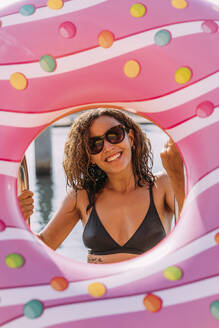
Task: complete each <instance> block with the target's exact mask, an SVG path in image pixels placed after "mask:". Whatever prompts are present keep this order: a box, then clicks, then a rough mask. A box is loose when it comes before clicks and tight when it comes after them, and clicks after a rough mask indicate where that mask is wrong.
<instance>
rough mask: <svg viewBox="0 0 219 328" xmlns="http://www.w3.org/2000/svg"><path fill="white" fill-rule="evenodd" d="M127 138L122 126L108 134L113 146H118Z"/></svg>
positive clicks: (107, 136)
mask: <svg viewBox="0 0 219 328" xmlns="http://www.w3.org/2000/svg"><path fill="white" fill-rule="evenodd" d="M124 137H125V131H124V129H123V127H122V126H115V127H114V128H112V129H110V130H109V131H108V132H107V133H106V139H107V140H108V141H109V142H110V143H111V144H117V143H120V142H122V141H123V139H124Z"/></svg>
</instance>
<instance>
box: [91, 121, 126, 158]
mask: <svg viewBox="0 0 219 328" xmlns="http://www.w3.org/2000/svg"><path fill="white" fill-rule="evenodd" d="M105 138H106V140H107V141H108V142H110V143H111V144H117V143H120V142H122V141H123V140H124V138H125V130H124V128H123V127H122V126H120V125H118V126H115V127H113V128H111V129H109V130H108V131H107V132H106V134H105ZM103 146H104V137H97V138H91V139H90V140H89V149H90V153H91V154H92V155H95V154H98V153H100V152H101V151H102V150H103Z"/></svg>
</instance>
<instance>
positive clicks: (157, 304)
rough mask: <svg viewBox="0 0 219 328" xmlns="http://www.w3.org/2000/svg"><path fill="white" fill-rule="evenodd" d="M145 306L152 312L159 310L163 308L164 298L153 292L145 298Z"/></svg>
mask: <svg viewBox="0 0 219 328" xmlns="http://www.w3.org/2000/svg"><path fill="white" fill-rule="evenodd" d="M143 302H144V306H145V308H146V310H148V311H150V312H158V311H159V310H160V309H161V308H162V300H161V299H160V298H159V297H158V296H156V295H153V294H148V295H147V296H145V298H144V301H143Z"/></svg>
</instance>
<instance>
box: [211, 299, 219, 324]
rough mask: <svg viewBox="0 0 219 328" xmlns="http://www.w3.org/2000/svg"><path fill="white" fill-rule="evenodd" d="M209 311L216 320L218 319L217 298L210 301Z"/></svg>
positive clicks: (218, 301) (218, 303) (218, 304)
mask: <svg viewBox="0 0 219 328" xmlns="http://www.w3.org/2000/svg"><path fill="white" fill-rule="evenodd" d="M210 312H211V315H212V316H213V317H214V318H215V319H216V320H219V300H217V301H214V302H212V303H211V305H210Z"/></svg>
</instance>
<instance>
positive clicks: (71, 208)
mask: <svg viewBox="0 0 219 328" xmlns="http://www.w3.org/2000/svg"><path fill="white" fill-rule="evenodd" d="M32 195H33V193H32V192H31V191H28V192H27V191H25V192H23V193H22V194H21V195H20V196H18V202H19V204H20V207H21V210H22V212H23V214H24V216H25V218H26V216H27V217H29V216H30V215H29V214H30V212H29V210H28V209H27V207H29V206H30V205H29V203H31V204H32V202H31V199H32V198H33V197H32ZM32 201H33V200H32ZM25 213H27V215H26V214H25ZM31 214H32V213H31ZM79 220H80V213H79V210H78V206H77V196H76V192H75V191H71V192H69V193H67V195H66V197H65V198H64V200H63V202H62V204H61V206H60V208H59V210H58V211H57V212H56V214H55V215H54V217H53V218H52V219H51V220H50V222H49V223H48V224H47V225H46V226H45V228H44V229H43V230H42V231H41V232H40V233H39V234H37V237H39V238H40V239H41V240H42V241H43V242H44V243H45V244H46V245H47V246H49V247H50V248H52V249H54V250H55V249H56V248H58V247H59V245H61V243H62V242H63V241H64V240H65V238H66V237H67V236H68V235H69V233H70V232H71V230H72V229H73V228H74V226H75V225H76V224H77V222H78V221H79Z"/></svg>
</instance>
